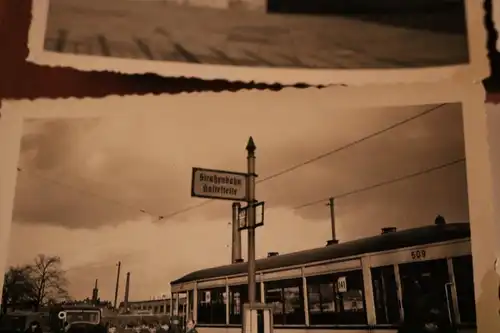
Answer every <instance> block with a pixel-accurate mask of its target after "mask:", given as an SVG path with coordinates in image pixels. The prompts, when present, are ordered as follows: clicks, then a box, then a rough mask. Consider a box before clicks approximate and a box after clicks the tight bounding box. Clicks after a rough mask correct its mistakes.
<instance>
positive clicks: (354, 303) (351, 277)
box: [307, 270, 367, 325]
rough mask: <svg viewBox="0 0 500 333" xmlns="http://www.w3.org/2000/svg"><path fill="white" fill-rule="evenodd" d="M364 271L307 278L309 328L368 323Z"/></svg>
mask: <svg viewBox="0 0 500 333" xmlns="http://www.w3.org/2000/svg"><path fill="white" fill-rule="evenodd" d="M363 289H364V288H363V274H362V272H361V270H357V271H351V272H342V273H336V274H328V275H319V276H311V277H308V278H307V295H308V303H309V304H308V305H309V323H310V325H357V324H366V323H367V319H366V310H365V306H364V297H363Z"/></svg>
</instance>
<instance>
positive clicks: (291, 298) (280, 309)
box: [264, 279, 305, 325]
mask: <svg viewBox="0 0 500 333" xmlns="http://www.w3.org/2000/svg"><path fill="white" fill-rule="evenodd" d="M264 286H265V295H266V299H265V302H266V303H267V304H271V305H272V306H273V318H274V323H275V324H276V325H304V324H305V313H304V297H303V295H304V294H303V289H302V279H289V280H279V281H272V282H266V283H265V284H264Z"/></svg>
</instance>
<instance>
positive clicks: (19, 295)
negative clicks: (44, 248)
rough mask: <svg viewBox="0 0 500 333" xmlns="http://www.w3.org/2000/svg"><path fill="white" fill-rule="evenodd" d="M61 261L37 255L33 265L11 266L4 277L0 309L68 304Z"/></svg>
mask: <svg viewBox="0 0 500 333" xmlns="http://www.w3.org/2000/svg"><path fill="white" fill-rule="evenodd" d="M67 286H68V281H67V279H66V276H65V271H64V270H63V269H62V262H61V258H60V257H58V256H46V255H44V254H39V255H37V256H36V257H35V258H34V259H33V263H31V264H28V265H23V266H15V267H10V268H9V269H8V270H7V272H6V273H5V276H4V285H3V292H2V303H1V304H2V305H1V310H2V312H3V313H6V312H7V309H11V310H32V311H39V310H40V308H42V307H44V306H48V305H51V304H55V303H59V302H61V301H68V300H69V294H68V290H67Z"/></svg>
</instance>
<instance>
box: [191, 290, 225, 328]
mask: <svg viewBox="0 0 500 333" xmlns="http://www.w3.org/2000/svg"><path fill="white" fill-rule="evenodd" d="M225 293H226V288H214V289H204V290H198V323H200V324H225V323H226V302H227V300H226V299H225V297H224V296H225Z"/></svg>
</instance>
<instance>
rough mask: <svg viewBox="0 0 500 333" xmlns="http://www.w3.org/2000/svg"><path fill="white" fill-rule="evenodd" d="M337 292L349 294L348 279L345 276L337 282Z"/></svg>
mask: <svg viewBox="0 0 500 333" xmlns="http://www.w3.org/2000/svg"><path fill="white" fill-rule="evenodd" d="M337 290H338V292H339V293H345V292H347V279H346V277H345V276H341V277H339V278H338V280H337Z"/></svg>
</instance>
